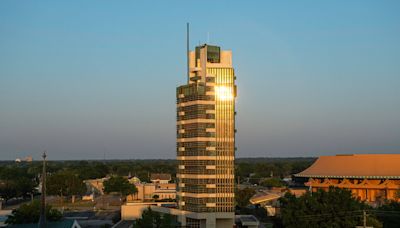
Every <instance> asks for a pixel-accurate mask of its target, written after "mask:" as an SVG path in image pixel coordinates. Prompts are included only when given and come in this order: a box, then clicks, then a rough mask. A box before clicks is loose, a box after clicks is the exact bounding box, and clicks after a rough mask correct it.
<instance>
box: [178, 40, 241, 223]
mask: <svg viewBox="0 0 400 228" xmlns="http://www.w3.org/2000/svg"><path fill="white" fill-rule="evenodd" d="M188 60H189V61H188V80H187V84H185V85H182V86H179V87H178V88H177V91H176V95H177V160H178V172H177V179H178V204H179V209H181V210H183V211H187V212H190V213H187V215H186V217H185V218H184V219H185V221H181V222H182V223H183V224H186V226H189V227H207V228H209V227H232V225H233V224H234V158H235V97H236V85H235V74H234V69H233V68H232V52H231V51H222V50H221V48H220V47H218V46H212V45H207V44H204V45H201V46H198V47H196V49H195V51H190V52H189V53H188Z"/></svg>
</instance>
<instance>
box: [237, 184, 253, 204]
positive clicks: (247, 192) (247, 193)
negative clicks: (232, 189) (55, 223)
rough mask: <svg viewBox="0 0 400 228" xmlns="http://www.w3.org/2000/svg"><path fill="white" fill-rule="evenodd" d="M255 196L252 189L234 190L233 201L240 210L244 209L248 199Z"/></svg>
mask: <svg viewBox="0 0 400 228" xmlns="http://www.w3.org/2000/svg"><path fill="white" fill-rule="evenodd" d="M254 194H256V190H254V189H253V188H244V189H236V193H235V201H236V205H237V206H238V207H240V208H243V207H246V206H247V205H249V203H250V201H249V200H250V198H251V197H252V196H253V195H254Z"/></svg>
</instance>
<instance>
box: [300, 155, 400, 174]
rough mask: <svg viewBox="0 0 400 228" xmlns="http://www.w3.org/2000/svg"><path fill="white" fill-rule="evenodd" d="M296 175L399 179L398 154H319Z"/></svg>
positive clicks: (399, 161)
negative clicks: (307, 166)
mask: <svg viewBox="0 0 400 228" xmlns="http://www.w3.org/2000/svg"><path fill="white" fill-rule="evenodd" d="M295 176H296V177H314V178H369V179H382V178H385V179H400V154H349V155H336V156H321V157H319V158H318V159H317V160H316V161H315V162H314V164H312V165H311V166H310V167H309V168H307V169H306V170H304V171H303V172H300V173H298V174H295Z"/></svg>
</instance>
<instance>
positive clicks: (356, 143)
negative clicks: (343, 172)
mask: <svg viewBox="0 0 400 228" xmlns="http://www.w3.org/2000/svg"><path fill="white" fill-rule="evenodd" d="M399 12H400V1H367V0H360V1H279V3H276V1H275V2H272V1H100V0H98V1H94V0H93V1H53V0H51V1H50V0H49V1H12V0H2V1H0V160H4V159H15V157H21V156H26V155H30V154H31V155H33V156H34V158H36V159H38V158H39V156H40V154H41V151H42V150H44V149H47V150H48V153H49V158H50V159H103V156H104V154H106V158H109V159H125V158H135V159H144V158H174V157H175V153H176V152H175V115H176V114H175V88H176V86H178V85H180V84H183V83H185V70H186V68H185V64H186V59H185V28H186V22H190V23H191V48H192V49H193V47H194V46H195V45H197V44H199V42H200V43H203V42H206V41H207V33H209V34H210V43H212V44H218V45H220V46H221V47H222V48H224V49H231V50H232V51H233V58H234V59H233V61H234V66H235V68H236V74H237V84H238V93H239V96H238V100H237V111H238V116H237V128H238V134H237V147H238V152H237V156H239V157H254V156H273V157H278V156H317V155H328V154H337V153H400V13H399Z"/></svg>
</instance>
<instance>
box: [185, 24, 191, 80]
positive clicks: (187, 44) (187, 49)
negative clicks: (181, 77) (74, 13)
mask: <svg viewBox="0 0 400 228" xmlns="http://www.w3.org/2000/svg"><path fill="white" fill-rule="evenodd" d="M189 55H190V53H189V23H186V59H187V60H186V61H187V63H186V64H187V83H188V84H189V81H190V69H189Z"/></svg>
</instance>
